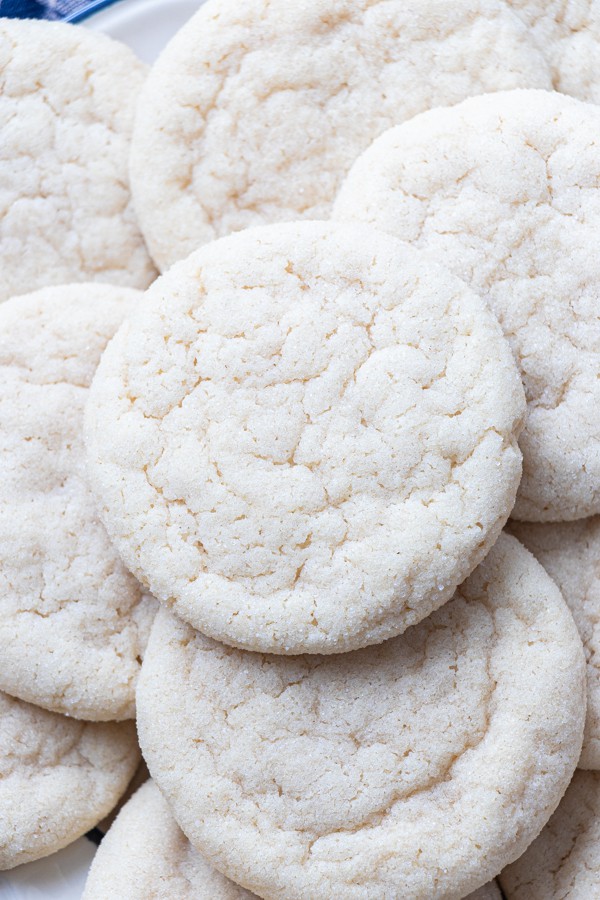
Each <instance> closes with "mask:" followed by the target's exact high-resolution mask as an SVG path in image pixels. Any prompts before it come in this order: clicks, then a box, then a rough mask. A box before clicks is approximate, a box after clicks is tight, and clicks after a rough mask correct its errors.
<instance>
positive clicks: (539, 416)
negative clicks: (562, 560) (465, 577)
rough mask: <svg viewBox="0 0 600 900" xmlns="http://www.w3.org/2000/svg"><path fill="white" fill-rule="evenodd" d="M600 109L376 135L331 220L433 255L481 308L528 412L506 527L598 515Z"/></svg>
mask: <svg viewBox="0 0 600 900" xmlns="http://www.w3.org/2000/svg"><path fill="white" fill-rule="evenodd" d="M599 131H600V109H597V108H596V107H595V106H593V105H591V104H584V103H581V102H580V101H578V100H574V99H572V98H570V97H564V96H561V95H560V94H551V93H548V92H546V91H512V92H506V93H498V94H491V95H489V96H487V97H475V98H473V99H471V100H467V101H465V102H464V103H462V104H460V105H458V106H456V107H453V108H450V109H438V110H432V111H431V112H427V113H424V114H423V115H422V116H419V117H416V118H415V119H413V120H412V121H410V122H407V123H405V124H404V125H401V126H399V127H398V128H396V129H392V130H390V131H388V132H387V133H386V134H385V135H382V136H381V137H380V138H379V139H378V140H377V141H376V142H375V143H374V144H373V145H372V147H370V148H369V150H367V152H366V153H364V154H363V156H362V157H361V158H360V159H359V160H358V161H357V163H356V165H355V166H354V167H353V169H352V171H351V173H350V175H349V176H348V179H347V181H346V183H345V185H344V187H343V188H342V190H341V193H340V196H339V198H338V201H337V204H336V210H335V217H336V218H337V219H342V220H349V221H366V222H369V223H371V224H373V225H375V226H376V227H379V228H381V229H382V230H384V231H387V232H389V233H391V234H394V235H396V236H397V237H399V238H402V239H403V240H406V241H409V242H410V243H412V244H414V245H416V246H417V247H420V248H423V249H426V250H428V251H430V252H431V253H432V254H433V255H434V256H435V257H436V259H437V260H438V261H439V262H440V263H442V264H444V265H445V266H447V268H449V269H450V271H452V272H454V273H455V274H456V275H458V276H459V277H461V278H463V279H464V280H465V281H466V282H467V283H468V284H470V285H471V287H473V288H475V289H476V290H477V291H479V292H480V293H481V294H482V295H483V296H484V297H485V298H486V299H487V300H488V301H489V303H490V306H491V307H492V309H493V311H494V312H495V313H496V315H497V316H498V319H499V321H500V324H501V325H502V327H503V329H504V333H505V334H506V336H507V338H508V340H509V342H510V344H511V347H512V350H513V353H514V356H515V360H516V362H517V364H518V366H519V368H520V371H521V376H522V378H523V383H524V386H525V393H526V395H527V400H528V414H527V421H526V423H525V428H524V430H523V433H522V435H521V440H520V446H521V449H522V451H523V481H522V483H521V486H520V489H519V494H518V496H517V502H516V506H515V509H514V510H513V513H512V515H513V517H515V518H517V519H522V520H527V521H565V520H571V519H578V518H583V517H584V516H589V515H592V514H594V513H598V512H600V418H599V416H598V405H599V403H600V379H598V355H599V353H600V320H599V318H598V294H599V292H600V257H599V256H598V254H597V253H596V252H595V250H594V247H595V243H596V238H597V234H598V231H599V229H600V188H599V184H598V172H599V171H600V144H599V143H598V133H599Z"/></svg>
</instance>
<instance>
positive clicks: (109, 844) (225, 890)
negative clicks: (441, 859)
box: [82, 781, 502, 900]
mask: <svg viewBox="0 0 600 900" xmlns="http://www.w3.org/2000/svg"><path fill="white" fill-rule="evenodd" d="M108 897H118V898H119V900H250V898H253V897H254V898H255V897H256V894H251V893H250V892H249V891H246V890H245V889H244V888H242V887H240V886H239V885H237V884H234V882H233V881H230V880H229V879H228V878H225V876H224V875H221V874H220V873H219V872H217V870H216V869H213V867H212V866H211V865H209V863H207V862H206V860H205V859H204V857H203V856H201V855H200V854H199V853H198V852H197V851H196V850H194V848H193V847H192V845H191V844H190V842H189V841H188V839H187V838H186V836H185V835H184V834H183V832H182V831H181V830H180V828H179V826H178V825H177V822H176V821H175V819H174V818H173V815H172V813H171V811H170V809H169V806H168V804H167V802H166V801H165V800H164V798H163V796H162V794H161V793H160V791H159V790H158V788H157V787H156V785H155V784H154V782H153V781H147V782H146V783H145V784H144V785H142V787H140V788H139V789H138V791H137V792H136V794H135V795H134V796H133V797H132V798H131V799H130V800H129V801H128V803H127V805H126V806H125V807H124V808H123V810H122V811H121V812H120V813H119V816H118V818H117V820H116V821H115V823H114V825H113V826H112V828H111V829H110V831H109V832H108V834H107V835H106V836H105V837H104V839H103V841H102V844H101V845H100V849H99V850H98V852H97V853H96V856H95V857H94V861H93V863H92V867H91V869H90V872H89V875H88V879H87V882H86V885H85V891H84V894H83V897H82V900H107V898H108ZM466 900H502V898H501V894H500V891H499V890H498V887H497V885H496V883H495V882H490V883H489V884H486V885H484V887H482V888H479V890H477V891H475V893H473V894H469V896H468V897H467V898H466Z"/></svg>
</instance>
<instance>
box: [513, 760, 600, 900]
mask: <svg viewBox="0 0 600 900" xmlns="http://www.w3.org/2000/svg"><path fill="white" fill-rule="evenodd" d="M500 882H501V884H502V890H503V891H504V894H505V896H506V898H507V900H593V898H595V897H599V896H600V772H582V771H577V772H576V773H575V776H574V778H573V781H572V782H571V784H570V786H569V789H568V791H567V793H566V794H565V796H564V797H563V799H562V800H561V803H560V806H559V807H558V809H557V810H556V812H555V813H554V815H553V816H552V818H551V819H550V821H549V822H548V824H547V825H546V827H545V828H544V830H543V831H542V833H541V834H540V836H539V837H538V839H537V840H535V841H534V842H533V844H532V845H531V847H529V849H528V850H527V852H526V853H525V854H524V855H523V856H522V857H521V859H519V860H517V862H516V863H514V864H513V865H512V866H509V867H508V868H507V869H505V871H504V872H502V875H501V876H500Z"/></svg>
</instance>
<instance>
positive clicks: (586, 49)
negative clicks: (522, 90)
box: [506, 0, 600, 103]
mask: <svg viewBox="0 0 600 900" xmlns="http://www.w3.org/2000/svg"><path fill="white" fill-rule="evenodd" d="M506 2H507V3H508V5H509V6H510V7H511V8H512V9H513V11H514V12H515V13H516V14H517V15H518V16H519V18H520V19H522V20H523V22H524V23H525V24H526V25H527V26H528V28H529V29H530V34H531V35H532V37H533V38H534V40H535V42H536V44H537V45H538V47H539V48H540V50H541V51H542V52H543V53H544V55H545V57H546V59H547V60H548V62H549V63H550V68H551V71H552V81H553V83H554V87H555V88H556V90H557V91H560V92H561V93H563V94H572V95H573V96H574V97H579V99H580V100H587V101H588V102H590V103H600V2H599V0H506Z"/></svg>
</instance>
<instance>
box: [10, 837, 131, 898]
mask: <svg viewBox="0 0 600 900" xmlns="http://www.w3.org/2000/svg"><path fill="white" fill-rule="evenodd" d="M95 852H96V846H95V844H93V843H92V842H91V841H89V840H88V839H87V838H79V840H78V841H75V842H74V843H73V844H70V845H69V846H68V847H65V849H64V850H61V851H60V852H59V853H54V854H53V855H52V856H47V857H46V858H45V859H38V860H37V862H32V863H27V865H25V866H17V868H16V869H11V870H10V871H9V872H0V897H1V898H2V900H81V895H82V894H83V888H84V885H85V880H86V878H87V873H88V869H89V867H90V865H91V862H92V860H93V858H94V853H95ZM115 900H116V898H115Z"/></svg>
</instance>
